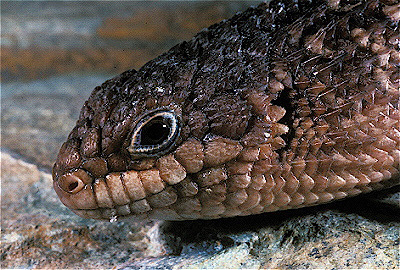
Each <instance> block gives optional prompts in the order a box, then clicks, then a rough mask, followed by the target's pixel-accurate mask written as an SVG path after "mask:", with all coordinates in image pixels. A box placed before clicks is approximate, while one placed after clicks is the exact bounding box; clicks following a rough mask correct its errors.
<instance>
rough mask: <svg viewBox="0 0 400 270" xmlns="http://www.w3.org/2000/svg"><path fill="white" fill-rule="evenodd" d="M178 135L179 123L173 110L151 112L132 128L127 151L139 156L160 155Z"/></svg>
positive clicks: (170, 145) (172, 143)
mask: <svg viewBox="0 0 400 270" xmlns="http://www.w3.org/2000/svg"><path fill="white" fill-rule="evenodd" d="M178 135H179V123H178V119H177V117H176V115H175V113H174V112H173V111H155V112H151V113H149V114H147V115H144V116H143V117H142V118H141V119H140V120H139V122H138V123H137V125H136V127H135V128H134V130H133V133H132V141H131V145H130V146H129V148H128V151H129V152H130V153H131V155H132V156H139V157H140V156H157V155H162V154H164V153H166V152H167V151H168V150H170V149H171V148H172V146H174V144H175V143H176V140H177V138H178Z"/></svg>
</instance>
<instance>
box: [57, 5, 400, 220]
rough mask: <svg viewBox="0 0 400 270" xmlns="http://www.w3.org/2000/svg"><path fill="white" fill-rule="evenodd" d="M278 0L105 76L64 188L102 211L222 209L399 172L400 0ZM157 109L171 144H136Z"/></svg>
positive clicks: (286, 203)
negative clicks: (139, 64)
mask: <svg viewBox="0 0 400 270" xmlns="http://www.w3.org/2000/svg"><path fill="white" fill-rule="evenodd" d="M280 1H281V0H273V1H271V2H270V3H269V4H266V3H263V4H260V5H259V6H258V7H256V8H250V9H249V10H247V11H245V12H243V13H241V14H238V15H235V16H234V17H233V18H232V19H230V20H227V21H224V22H221V23H220V24H217V25H215V26H213V27H211V28H209V29H206V30H204V31H202V32H200V33H199V34H198V35H196V36H195V37H194V38H193V39H192V40H190V41H188V42H184V43H181V44H179V45H177V46H175V47H174V48H173V49H171V50H170V51H168V52H167V53H165V54H163V55H161V56H160V57H158V58H156V59H154V60H152V61H150V62H149V63H147V64H145V65H144V66H143V67H142V68H141V69H140V70H138V71H135V70H129V71H127V72H124V73H122V74H121V75H119V76H117V77H115V78H113V79H111V80H108V81H106V82H105V83H104V84H102V85H101V86H99V87H96V88H95V90H94V91H93V93H92V94H91V96H90V98H89V100H88V101H86V102H85V105H84V107H83V108H82V111H81V114H80V118H79V120H78V121H77V125H76V127H75V128H74V129H73V130H72V131H71V133H70V135H69V136H68V140H67V142H65V143H64V144H63V146H62V147H61V149H60V153H59V155H58V157H57V161H56V164H55V166H54V169H53V178H54V189H55V191H56V192H57V194H58V196H59V197H60V199H61V201H62V202H63V203H64V204H65V205H66V206H68V207H69V208H71V209H72V211H73V212H75V213H76V214H78V215H80V216H82V217H86V218H94V219H105V220H115V219H117V218H118V219H123V220H125V219H134V220H140V219H165V220H185V219H214V218H221V217H231V216H238V215H252V214H258V213H262V212H271V211H278V210H285V209H292V208H300V207H305V206H311V205H316V204H322V203H328V202H331V201H333V200H338V199H343V198H346V197H350V196H355V195H358V194H360V193H365V192H370V191H372V190H376V189H380V188H384V187H387V186H391V185H395V184H398V179H399V162H400V125H399V121H400V112H399V98H400V91H399V85H400V76H399V74H400V70H399V66H400V51H399V50H398V48H399V46H398V45H399V43H398V42H399V41H398V39H399V33H398V24H399V20H400V6H399V4H397V3H396V1H394V0H385V1H383V0H382V1H379V0H378V1H375V0H356V2H354V3H352V5H351V6H349V5H347V4H346V2H342V1H340V0H328V1H325V0H313V1H306V0H304V1H303V0H300V1H296V3H295V2H291V1H290V0H282V3H281V2H280ZM283 2H284V3H283ZM297 2H298V3H297ZM282 6H284V7H285V8H284V9H282V10H281V7H282ZM256 17H257V18H258V19H257V20H254V18H256ZM256 22H259V23H260V24H257V23H256ZM246 32H248V33H252V37H251V36H246V37H245V36H243V35H242V33H246ZM154 112H161V113H162V115H166V116H162V117H166V118H158V119H159V120H158V121H161V120H160V119H163V120H162V121H166V119H167V120H168V119H169V120H168V121H172V120H171V119H173V120H174V121H176V122H177V123H178V126H177V129H176V130H178V132H177V134H176V136H175V137H174V136H172V137H171V138H170V140H171V141H172V142H171V143H172V144H171V145H170V144H165V145H162V144H157V143H154V146H155V147H159V146H160V145H161V146H162V147H164V148H162V147H161V146H160V148H159V149H158V150H154V151H153V150H152V148H151V147H150V150H149V149H142V151H143V153H142V152H139V154H137V153H136V154H135V155H134V154H132V155H131V152H130V151H131V149H135V147H139V146H137V144H138V145H141V143H142V141H138V142H136V141H135V139H136V138H135V137H134V134H139V135H140V136H150V137H151V136H153V135H154V134H155V133H157V132H156V131H152V132H153V133H152V134H153V135H152V134H151V132H150V133H149V134H146V130H145V129H143V127H141V126H140V125H141V123H142V122H143V121H144V120H143V119H147V118H146V117H151V113H154ZM149 115H150V116H149ZM141 121H142V122H141ZM151 121H152V120H149V122H148V123H151ZM146 123H147V122H146ZM155 123H156V124H155V125H154V127H155V128H159V129H161V130H163V128H165V126H168V125H172V124H171V123H170V122H168V123H166V122H157V121H155ZM146 125H147V124H146ZM138 127H139V128H141V132H143V133H134V131H135V130H136V128H138ZM149 129H150V128H149ZM169 130H172V128H171V127H169ZM143 134H145V135H143ZM139 135H135V136H139ZM172 135H174V134H172ZM167 137H168V136H165V138H167ZM140 138H141V140H144V141H146V140H147V138H146V137H140ZM162 138H163V139H164V140H167V139H165V138H164V137H162ZM168 138H169V137H168ZM151 139H152V140H155V141H157V137H154V138H153V137H151V138H150V141H151ZM135 143H136V144H135ZM167 143H168V141H167ZM147 144H149V143H148V142H147ZM147 144H145V145H147ZM150 145H151V146H152V147H153V145H152V144H151V143H150ZM165 149H166V150H165Z"/></svg>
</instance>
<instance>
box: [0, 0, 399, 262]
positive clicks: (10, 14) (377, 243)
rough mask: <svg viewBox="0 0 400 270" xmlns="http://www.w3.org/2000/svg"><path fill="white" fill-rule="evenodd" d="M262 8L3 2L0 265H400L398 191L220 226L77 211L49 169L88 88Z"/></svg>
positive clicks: (182, 3) (213, 3)
mask: <svg viewBox="0 0 400 270" xmlns="http://www.w3.org/2000/svg"><path fill="white" fill-rule="evenodd" d="M255 4H257V2H254V1H220V2H216V1H179V2H176V1H174V2H172V1H155V2H138V1H2V2H1V3H0V5H1V41H0V42H1V67H0V72H1V244H0V259H1V265H0V266H1V268H2V269H4V268H10V269H15V268H29V269H60V268H63V269H76V268H81V269H88V268H96V269H111V268H112V269H181V268H198V269H214V268H233V269H238V268H256V269H257V268H279V269H292V268H295V269H297V268H302V269H313V268H326V269H338V268H341V269H342V268H348V269H354V268H382V269H399V267H400V266H399V259H400V258H399V228H400V225H399V224H400V223H399V215H398V214H399V212H398V210H399V208H398V199H399V191H398V188H394V189H392V190H389V191H385V192H380V193H375V194H371V195H370V196H364V197H362V198H358V199H353V200H347V201H343V202H338V203H334V204H330V205H326V206H320V207H314V208H308V209H301V210H296V211H285V212H278V213H270V214H265V215H258V216H253V217H242V218H232V219H224V220H218V221H191V222H169V223H166V222H149V223H143V224H126V223H107V222H98V221H92V220H85V219H82V218H80V217H78V216H76V215H74V214H73V213H72V212H71V211H69V210H68V209H67V208H66V207H64V206H63V205H62V204H61V202H60V201H59V200H58V198H57V196H56V195H55V193H54V191H53V190H52V179H51V175H50V172H51V166H52V164H53V162H54V160H55V158H56V155H57V152H58V149H59V148H60V146H61V144H62V142H63V141H64V140H65V138H66V137H67V135H68V133H69V132H70V130H71V129H72V127H73V126H74V124H75V121H76V119H77V117H78V114H79V111H80V108H81V106H82V105H83V102H84V100H85V99H86V98H87V97H88V96H89V94H90V92H91V91H92V89H93V88H94V87H95V86H97V85H99V84H101V83H102V82H103V81H105V80H106V79H108V78H111V77H113V76H115V75H117V74H119V73H120V72H122V71H124V70H126V69H130V68H136V69H138V68H140V66H141V65H143V64H144V63H145V62H147V61H148V60H150V59H152V58H154V57H156V56H157V55H159V54H160V53H162V52H164V51H166V50H168V49H169V48H170V47H172V46H173V45H175V44H177V43H178V42H180V41H182V40H187V39H190V38H191V37H192V36H193V35H194V34H195V33H197V32H198V31H199V30H201V29H202V28H204V27H207V26H209V25H211V24H213V23H215V22H219V21H221V20H223V19H225V18H229V17H231V16H232V15H233V14H235V13H236V12H238V11H242V10H245V9H246V8H247V7H248V6H251V5H255Z"/></svg>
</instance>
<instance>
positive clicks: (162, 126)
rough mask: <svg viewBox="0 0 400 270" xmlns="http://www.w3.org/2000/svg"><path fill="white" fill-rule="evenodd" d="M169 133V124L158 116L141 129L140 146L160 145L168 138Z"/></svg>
mask: <svg viewBox="0 0 400 270" xmlns="http://www.w3.org/2000/svg"><path fill="white" fill-rule="evenodd" d="M169 132H170V124H169V123H168V121H167V119H164V118H163V117H161V116H159V117H156V118H154V119H152V120H150V122H148V123H147V124H146V125H145V126H144V127H142V130H141V133H140V144H141V145H157V144H161V143H162V142H164V141H165V139H167V138H168V135H169Z"/></svg>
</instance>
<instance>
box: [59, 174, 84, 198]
mask: <svg viewBox="0 0 400 270" xmlns="http://www.w3.org/2000/svg"><path fill="white" fill-rule="evenodd" d="M57 182H58V185H59V187H60V188H61V189H62V190H64V191H65V192H68V193H72V194H74V193H77V192H79V191H81V190H82V189H83V188H84V187H85V185H87V184H90V183H91V182H92V178H91V177H90V176H89V175H88V174H87V173H86V172H85V171H84V170H77V171H74V172H71V173H67V174H64V175H62V176H61V177H60V178H58V181H57Z"/></svg>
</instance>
